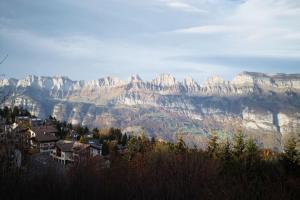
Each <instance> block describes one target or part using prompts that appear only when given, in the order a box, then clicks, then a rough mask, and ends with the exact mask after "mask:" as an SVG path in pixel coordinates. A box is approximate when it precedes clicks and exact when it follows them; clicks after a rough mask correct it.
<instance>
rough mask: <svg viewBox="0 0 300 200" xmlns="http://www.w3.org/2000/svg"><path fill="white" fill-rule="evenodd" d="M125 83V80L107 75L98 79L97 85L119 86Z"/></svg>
mask: <svg viewBox="0 0 300 200" xmlns="http://www.w3.org/2000/svg"><path fill="white" fill-rule="evenodd" d="M124 84H126V81H124V80H121V79H119V78H117V77H112V76H107V77H105V78H101V79H99V86H120V85H124Z"/></svg>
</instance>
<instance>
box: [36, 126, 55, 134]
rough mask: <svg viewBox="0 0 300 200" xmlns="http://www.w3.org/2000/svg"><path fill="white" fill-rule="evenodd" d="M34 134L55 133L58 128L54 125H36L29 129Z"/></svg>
mask: <svg viewBox="0 0 300 200" xmlns="http://www.w3.org/2000/svg"><path fill="white" fill-rule="evenodd" d="M31 130H32V131H33V132H35V133H36V134H38V133H57V132H58V130H57V128H56V127H55V126H37V127H33V128H32V129H31Z"/></svg>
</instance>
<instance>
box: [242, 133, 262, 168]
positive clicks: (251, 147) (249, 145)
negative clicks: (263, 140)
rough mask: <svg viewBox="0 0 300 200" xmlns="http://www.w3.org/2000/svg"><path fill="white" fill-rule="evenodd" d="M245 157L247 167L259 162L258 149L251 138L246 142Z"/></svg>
mask: <svg viewBox="0 0 300 200" xmlns="http://www.w3.org/2000/svg"><path fill="white" fill-rule="evenodd" d="M245 155H246V160H247V162H248V164H249V165H253V164H255V163H256V162H258V161H259V160H260V155H259V150H258V147H257V145H256V143H255V142H254V140H253V139H252V138H250V139H248V140H247V142H246V145H245Z"/></svg>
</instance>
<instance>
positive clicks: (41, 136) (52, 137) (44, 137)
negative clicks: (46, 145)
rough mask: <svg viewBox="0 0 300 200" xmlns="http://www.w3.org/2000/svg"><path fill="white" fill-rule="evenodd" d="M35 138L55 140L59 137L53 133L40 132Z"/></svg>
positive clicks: (39, 140)
mask: <svg viewBox="0 0 300 200" xmlns="http://www.w3.org/2000/svg"><path fill="white" fill-rule="evenodd" d="M35 140H36V141H37V142H54V141H57V140H58V137H56V136H55V135H52V134H47V133H42V134H41V133H40V134H36V136H35Z"/></svg>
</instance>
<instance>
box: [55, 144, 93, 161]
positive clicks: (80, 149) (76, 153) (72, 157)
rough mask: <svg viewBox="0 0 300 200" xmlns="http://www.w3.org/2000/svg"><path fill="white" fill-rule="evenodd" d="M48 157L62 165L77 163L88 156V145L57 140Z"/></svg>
mask: <svg viewBox="0 0 300 200" xmlns="http://www.w3.org/2000/svg"><path fill="white" fill-rule="evenodd" d="M50 155H51V157H52V158H53V159H56V160H58V161H60V162H62V163H63V164H67V163H68V162H79V161H81V160H84V159H86V158H88V157H89V156H90V145H89V144H82V143H80V142H76V141H69V140H59V141H57V142H56V143H55V148H54V149H53V150H52V152H51V153H50Z"/></svg>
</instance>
